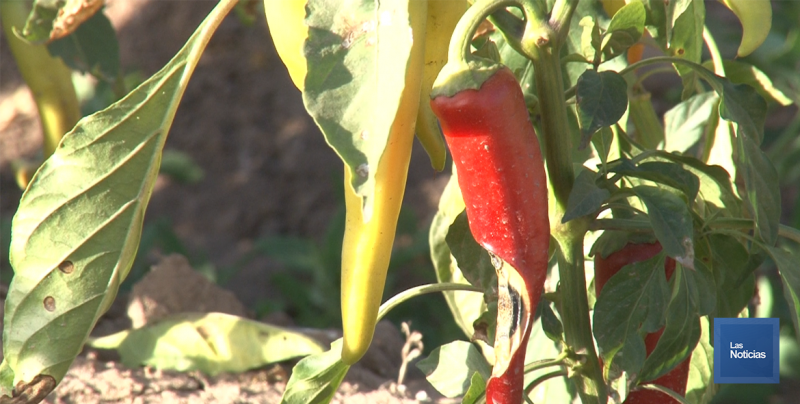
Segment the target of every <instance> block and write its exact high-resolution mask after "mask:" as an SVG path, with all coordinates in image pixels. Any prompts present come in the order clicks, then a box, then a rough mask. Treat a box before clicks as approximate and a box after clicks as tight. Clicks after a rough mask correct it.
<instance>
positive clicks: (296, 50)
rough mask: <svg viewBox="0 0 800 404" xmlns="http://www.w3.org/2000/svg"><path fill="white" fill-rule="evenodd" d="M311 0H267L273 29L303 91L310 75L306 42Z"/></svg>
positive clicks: (274, 39)
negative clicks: (308, 0) (305, 48)
mask: <svg viewBox="0 0 800 404" xmlns="http://www.w3.org/2000/svg"><path fill="white" fill-rule="evenodd" d="M306 2H307V0H264V13H265V14H266V16H267V25H268V26H269V33H270V35H271V36H272V42H274V43H275V50H276V51H278V56H280V58H281V60H283V63H284V64H285V65H286V68H287V69H288V70H289V76H290V77H291V78H292V82H294V85H295V86H297V88H298V89H299V90H300V91H303V84H304V83H305V79H306V72H307V71H308V68H307V67H306V57H305V55H304V54H303V43H304V42H305V40H306V38H308V26H307V25H306V24H305V21H304V20H305V18H306Z"/></svg>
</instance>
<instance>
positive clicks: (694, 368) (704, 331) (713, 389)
mask: <svg viewBox="0 0 800 404" xmlns="http://www.w3.org/2000/svg"><path fill="white" fill-rule="evenodd" d="M709 328H710V327H709V325H708V317H701V318H700V329H701V333H700V340H699V342H698V344H697V346H695V348H694V351H692V360H691V362H690V363H689V378H688V380H687V383H686V396H685V397H686V402H689V403H695V404H707V403H709V402H710V401H711V399H712V398H714V396H715V395H716V394H717V390H718V389H719V386H717V385H716V384H714V347H712V346H711V344H710V343H709V340H710V336H711V332H710V329H709Z"/></svg>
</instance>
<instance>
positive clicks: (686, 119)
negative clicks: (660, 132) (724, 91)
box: [664, 91, 719, 152]
mask: <svg viewBox="0 0 800 404" xmlns="http://www.w3.org/2000/svg"><path fill="white" fill-rule="evenodd" d="M718 103H719V96H718V95H717V94H716V93H715V92H713V91H707V92H704V93H700V94H696V95H693V96H692V97H691V98H689V99H688V100H686V101H683V102H681V103H680V104H678V105H676V106H674V107H672V109H670V110H669V111H667V112H666V113H665V114H664V134H665V145H664V149H665V150H667V151H679V152H685V151H686V150H689V148H691V147H692V146H694V144H695V143H697V141H698V140H700V138H701V137H702V136H703V134H704V133H705V130H706V125H707V124H708V121H709V117H711V116H712V115H713V114H712V112H713V109H714V108H716V107H717V105H718Z"/></svg>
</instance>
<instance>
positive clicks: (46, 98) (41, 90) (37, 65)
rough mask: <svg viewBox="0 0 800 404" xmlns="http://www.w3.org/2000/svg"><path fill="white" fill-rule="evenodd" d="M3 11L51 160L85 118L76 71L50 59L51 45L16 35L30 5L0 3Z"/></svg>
mask: <svg viewBox="0 0 800 404" xmlns="http://www.w3.org/2000/svg"><path fill="white" fill-rule="evenodd" d="M0 9H2V11H1V12H0V16H1V17H2V22H3V31H4V32H5V36H6V40H7V41H8V45H9V48H10V49H11V53H12V54H13V55H14V59H15V60H16V62H17V66H18V67H19V71H20V73H21V74H22V78H23V79H24V80H25V84H27V85H28V87H30V89H31V93H33V99H34V100H35V101H36V107H37V108H38V110H39V118H40V119H41V121H42V132H44V145H43V149H44V150H43V154H44V158H47V157H49V156H50V155H51V154H53V151H54V150H55V149H56V146H58V143H59V142H60V141H61V137H63V136H64V134H65V133H67V132H69V131H70V130H72V127H73V126H75V124H76V123H77V122H78V120H79V119H80V118H81V111H80V106H79V104H78V97H77V95H75V88H74V87H73V85H72V71H70V69H69V68H68V67H67V65H65V64H64V62H63V61H62V60H61V58H57V57H52V56H50V52H49V51H48V50H47V46H45V45H32V44H29V43H26V42H25V41H23V40H22V39H19V38H17V36H16V35H15V34H14V33H13V32H12V28H13V27H17V28H20V29H21V28H22V26H23V25H24V24H25V19H26V18H27V16H28V13H29V12H30V6H29V5H28V4H27V3H26V2H23V1H0ZM18 175H25V174H24V173H18ZM25 185H27V184H25Z"/></svg>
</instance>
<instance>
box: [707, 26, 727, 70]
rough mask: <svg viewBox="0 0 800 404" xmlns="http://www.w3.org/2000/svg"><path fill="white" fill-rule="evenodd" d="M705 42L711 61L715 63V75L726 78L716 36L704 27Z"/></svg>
mask: <svg viewBox="0 0 800 404" xmlns="http://www.w3.org/2000/svg"><path fill="white" fill-rule="evenodd" d="M703 40H704V41H705V42H706V46H707V47H708V53H709V54H711V61H712V62H714V73H715V74H716V75H717V76H722V77H725V65H724V64H723V63H722V55H721V54H720V53H719V48H718V47H717V41H715V40H714V36H713V35H711V31H709V30H708V27H706V26H705V25H703Z"/></svg>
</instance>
